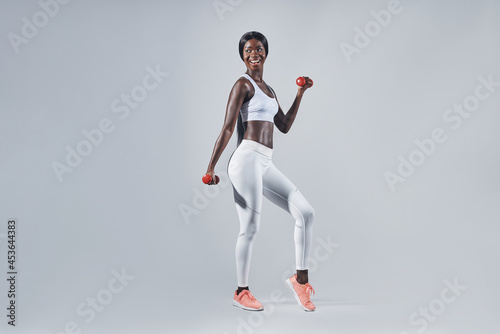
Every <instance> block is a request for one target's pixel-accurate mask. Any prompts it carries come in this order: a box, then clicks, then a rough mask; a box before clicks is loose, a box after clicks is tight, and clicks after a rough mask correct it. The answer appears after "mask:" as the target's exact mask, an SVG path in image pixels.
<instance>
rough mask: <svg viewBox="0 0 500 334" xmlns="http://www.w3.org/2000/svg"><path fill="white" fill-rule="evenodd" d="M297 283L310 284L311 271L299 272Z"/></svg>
mask: <svg viewBox="0 0 500 334" xmlns="http://www.w3.org/2000/svg"><path fill="white" fill-rule="evenodd" d="M297 283H299V284H306V283H309V271H308V270H307V269H306V270H297Z"/></svg>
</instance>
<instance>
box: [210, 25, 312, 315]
mask: <svg viewBox="0 0 500 334" xmlns="http://www.w3.org/2000/svg"><path fill="white" fill-rule="evenodd" d="M239 52H240V57H241V59H242V60H243V62H244V63H245V66H246V68H247V70H246V72H245V74H243V75H241V76H240V78H239V79H238V80H237V81H236V83H235V84H234V86H233V88H232V90H231V93H230V94H229V101H228V103H227V108H226V116H225V119H224V125H223V127H222V130H221V133H220V135H219V137H218V138H217V141H216V142H215V147H214V150H213V153H212V157H211V159H210V162H209V164H208V168H207V173H206V174H207V175H209V176H210V180H215V174H214V169H215V165H216V164H217V161H218V160H219V158H220V156H221V154H222V152H223V151H224V149H225V148H226V146H227V143H228V142H229V139H230V138H231V136H232V134H233V131H234V127H235V124H236V122H237V121H238V147H237V149H236V151H234V153H233V155H232V156H231V159H230V161H229V165H228V175H229V179H230V180H231V183H232V185H233V191H234V201H235V203H236V210H237V212H238V217H239V220H240V233H239V235H238V239H237V241H236V274H237V278H238V289H237V290H236V291H235V293H234V300H233V305H234V306H237V307H240V308H242V309H245V310H249V311H260V310H263V309H264V308H263V306H262V304H261V303H260V302H259V301H257V300H256V299H255V297H254V296H253V295H252V294H251V293H250V290H249V288H248V276H249V269H250V259H251V255H252V245H253V240H254V237H255V235H256V233H257V231H258V230H259V225H260V212H261V209H262V197H263V196H265V197H266V198H267V199H269V200H270V201H271V202H273V203H274V204H276V205H277V206H279V207H281V208H282V209H284V210H286V211H287V212H289V213H290V214H291V215H292V216H293V217H294V218H295V230H294V241H295V262H296V269H297V274H296V275H293V276H292V277H290V278H289V279H287V280H286V281H285V283H286V284H287V286H288V287H289V288H290V290H291V291H292V293H293V295H294V297H295V298H296V300H297V302H298V304H299V306H300V307H301V308H302V309H304V310H305V311H314V310H315V306H314V304H313V303H312V302H311V300H310V295H311V293H313V292H314V290H313V288H312V286H311V285H310V284H309V283H308V280H309V277H308V268H309V254H310V249H311V240H312V222H313V218H314V210H313V208H312V207H311V205H310V204H309V203H308V202H307V200H306V199H305V198H304V196H303V195H302V194H301V193H300V191H299V190H298V189H297V188H296V187H295V185H294V184H293V183H292V182H291V181H290V180H289V179H288V178H287V177H286V176H284V175H283V174H282V173H281V172H280V171H279V170H278V169H277V168H276V166H274V164H273V162H272V153H273V129H274V126H275V125H276V127H277V128H278V130H280V131H281V132H283V133H287V132H288V130H290V127H291V126H292V124H293V122H294V120H295V116H296V115H297V112H298V110H299V105H300V101H301V99H302V96H303V95H304V92H305V91H306V90H307V89H308V88H310V87H311V86H312V80H311V79H309V78H308V77H304V79H305V80H306V82H305V84H304V85H302V86H300V87H299V88H298V91H297V96H296V97H295V100H294V102H293V104H292V106H291V107H290V109H289V110H288V112H287V113H286V114H285V113H284V112H283V110H282V109H281V107H280V105H279V103H278V99H277V97H276V94H275V92H274V90H273V89H272V88H271V87H270V86H268V85H267V84H266V83H265V82H264V80H263V72H264V63H265V61H266V57H267V55H268V54H269V46H268V42H267V39H266V37H265V36H264V35H262V34H261V33H259V32H256V31H251V32H248V33H246V34H244V35H243V36H242V37H241V39H240V42H239ZM209 184H216V182H215V181H212V182H210V183H209Z"/></svg>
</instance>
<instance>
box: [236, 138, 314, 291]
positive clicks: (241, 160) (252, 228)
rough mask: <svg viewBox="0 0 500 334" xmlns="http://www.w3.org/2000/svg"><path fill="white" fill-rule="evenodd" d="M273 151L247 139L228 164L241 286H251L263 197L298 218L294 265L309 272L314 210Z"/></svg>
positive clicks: (237, 269)
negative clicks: (236, 221) (237, 226)
mask: <svg viewBox="0 0 500 334" xmlns="http://www.w3.org/2000/svg"><path fill="white" fill-rule="evenodd" d="M272 152H273V150H272V149H271V148H269V147H266V146H264V145H262V144H260V143H257V142H255V141H251V140H246V139H244V140H243V141H242V142H241V144H240V145H239V146H238V148H237V149H236V151H234V153H233V155H232V156H231V159H230V161H229V165H228V175H229V179H230V180H231V183H232V185H233V191H234V201H235V203H236V210H237V212H238V216H239V219H240V233H239V235H238V239H237V241H236V274H237V278H238V286H241V287H245V286H248V273H249V268H250V259H251V257H252V244H253V239H254V237H255V234H256V233H257V232H258V231H259V225H260V212H261V209H262V195H264V196H265V197H266V198H267V199H269V200H270V201H271V202H273V203H274V204H276V205H278V206H279V207H280V208H282V209H284V210H286V211H287V212H289V213H290V214H291V215H292V216H293V217H294V218H295V231H294V241H295V265H296V269H298V270H305V269H308V264H309V253H310V249H311V239H312V222H313V218H314V210H313V208H312V207H311V205H310V204H309V203H308V202H307V200H306V199H305V198H304V196H303V195H302V194H301V193H300V191H299V190H298V189H297V188H296V187H295V186H294V185H293V183H292V182H291V181H290V180H289V179H288V178H287V177H286V176H284V175H283V174H282V173H281V172H280V171H279V170H278V169H277V168H276V167H275V166H274V164H273V162H272V160H271V158H272Z"/></svg>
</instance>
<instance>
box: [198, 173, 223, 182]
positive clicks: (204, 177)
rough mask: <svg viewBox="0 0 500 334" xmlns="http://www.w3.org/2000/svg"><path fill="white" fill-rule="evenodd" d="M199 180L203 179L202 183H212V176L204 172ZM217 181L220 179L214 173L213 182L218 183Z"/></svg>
mask: <svg viewBox="0 0 500 334" xmlns="http://www.w3.org/2000/svg"><path fill="white" fill-rule="evenodd" d="M201 181H203V183H205V184H210V183H212V177H211V176H210V174H205V175H203V177H202V178H201ZM219 181H220V179H219V177H218V176H217V175H215V184H217V183H219Z"/></svg>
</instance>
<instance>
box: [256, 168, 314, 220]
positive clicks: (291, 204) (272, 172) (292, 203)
mask: <svg viewBox="0 0 500 334" xmlns="http://www.w3.org/2000/svg"><path fill="white" fill-rule="evenodd" d="M263 194H264V196H265V197H266V198H267V199H269V200H270V201H271V202H273V203H274V204H276V205H278V206H279V207H280V208H282V209H284V210H286V211H288V212H290V213H291V214H293V215H294V216H295V215H297V214H301V212H303V211H304V210H307V209H309V207H310V205H309V203H308V202H307V200H306V199H305V198H304V196H303V195H302V193H301V192H300V191H299V190H298V189H297V187H296V186H295V185H294V184H293V183H292V181H290V180H289V179H288V178H287V177H286V176H285V175H284V174H283V173H281V171H280V170H278V168H276V166H274V164H271V166H269V168H268V169H267V171H266V172H265V173H264V175H263Z"/></svg>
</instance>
